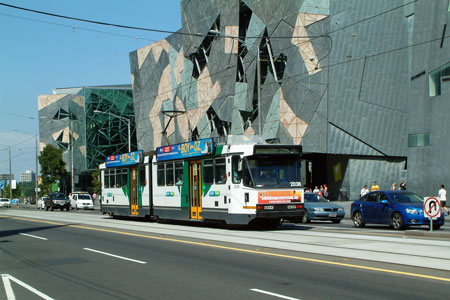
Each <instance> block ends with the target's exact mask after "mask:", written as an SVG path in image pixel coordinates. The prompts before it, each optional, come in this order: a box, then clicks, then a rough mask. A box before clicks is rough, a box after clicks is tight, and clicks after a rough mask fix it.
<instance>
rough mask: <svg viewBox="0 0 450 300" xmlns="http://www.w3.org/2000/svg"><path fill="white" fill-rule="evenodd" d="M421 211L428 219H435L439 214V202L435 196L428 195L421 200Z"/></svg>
mask: <svg viewBox="0 0 450 300" xmlns="http://www.w3.org/2000/svg"><path fill="white" fill-rule="evenodd" d="M423 211H424V214H425V216H426V217H428V218H429V219H437V218H439V217H440V216H441V203H440V202H439V200H438V199H437V198H435V197H429V198H427V199H425V201H424V202H423Z"/></svg>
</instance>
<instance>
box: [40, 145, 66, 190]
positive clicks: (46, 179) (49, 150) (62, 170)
mask: <svg viewBox="0 0 450 300" xmlns="http://www.w3.org/2000/svg"><path fill="white" fill-rule="evenodd" d="M39 163H40V164H41V175H42V185H41V192H42V193H43V195H44V194H48V193H50V187H51V185H52V184H55V183H57V182H58V181H60V180H61V179H62V178H64V177H65V176H66V175H67V170H66V163H65V162H64V160H63V159H62V150H61V149H57V148H55V147H54V146H52V145H47V146H45V148H44V149H43V150H42V151H41V155H40V156H39Z"/></svg>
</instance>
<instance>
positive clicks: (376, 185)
mask: <svg viewBox="0 0 450 300" xmlns="http://www.w3.org/2000/svg"><path fill="white" fill-rule="evenodd" d="M370 190H371V191H372V192H374V191H379V190H380V187H379V186H378V184H377V182H376V181H374V182H373V184H372V187H371V188H370Z"/></svg>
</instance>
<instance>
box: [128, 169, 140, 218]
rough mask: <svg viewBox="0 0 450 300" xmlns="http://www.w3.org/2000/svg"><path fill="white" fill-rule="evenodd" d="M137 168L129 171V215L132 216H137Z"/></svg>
mask: <svg viewBox="0 0 450 300" xmlns="http://www.w3.org/2000/svg"><path fill="white" fill-rule="evenodd" d="M138 190H139V189H138V168H131V169H130V214H131V215H132V216H135V215H138V214H139V205H138V197H139V195H138Z"/></svg>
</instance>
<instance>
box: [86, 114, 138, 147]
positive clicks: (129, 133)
mask: <svg viewBox="0 0 450 300" xmlns="http://www.w3.org/2000/svg"><path fill="white" fill-rule="evenodd" d="M94 113H98V114H105V115H110V116H113V117H116V118H118V119H121V120H125V122H127V126H128V152H131V129H130V119H128V118H125V117H122V116H118V115H115V114H113V113H110V112H108V111H101V110H94Z"/></svg>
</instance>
